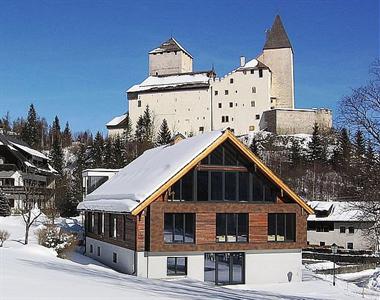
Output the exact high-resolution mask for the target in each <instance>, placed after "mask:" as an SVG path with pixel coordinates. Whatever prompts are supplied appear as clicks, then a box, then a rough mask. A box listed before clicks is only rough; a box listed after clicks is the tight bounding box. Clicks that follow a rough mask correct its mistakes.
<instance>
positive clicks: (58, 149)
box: [50, 116, 64, 176]
mask: <svg viewBox="0 0 380 300" xmlns="http://www.w3.org/2000/svg"><path fill="white" fill-rule="evenodd" d="M52 140H53V143H52V148H51V152H50V158H51V164H52V166H53V168H54V169H55V170H57V172H58V173H59V175H61V176H62V175H63V167H64V166H63V163H64V162H63V150H62V144H61V127H60V125H59V119H58V117H57V116H56V117H55V119H54V121H53V125H52Z"/></svg>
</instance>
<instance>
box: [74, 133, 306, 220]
mask: <svg viewBox="0 0 380 300" xmlns="http://www.w3.org/2000/svg"><path fill="white" fill-rule="evenodd" d="M226 140H229V141H230V142H231V143H232V144H233V145H235V146H236V148H237V149H238V150H239V151H240V152H241V153H242V155H244V156H246V157H247V159H249V160H250V161H251V162H252V163H254V164H255V165H256V166H257V167H258V168H259V169H260V170H261V172H262V173H263V174H264V175H265V176H267V177H268V178H269V179H270V180H272V181H273V182H274V183H275V184H276V185H277V186H279V187H280V188H281V189H282V190H283V191H284V193H286V194H287V195H288V196H289V197H290V198H291V199H293V200H294V201H295V202H296V203H298V204H299V205H301V206H302V207H303V208H304V209H305V210H306V212H308V213H313V210H312V209H311V208H310V207H309V206H308V205H307V204H306V203H305V202H304V201H303V200H302V199H301V198H300V197H299V196H298V195H296V194H295V193H294V192H293V191H292V190H291V189H290V188H289V187H288V186H287V185H286V184H285V183H284V182H282V180H281V179H279V178H278V177H277V176H276V175H275V174H274V173H273V172H272V171H271V170H270V169H269V168H268V167H266V166H265V165H264V164H263V163H262V162H261V161H260V160H259V159H258V158H257V157H256V156H255V155H254V154H253V153H252V152H251V151H250V150H249V149H248V148H247V147H246V146H245V145H244V144H243V143H242V142H240V141H239V140H238V139H237V138H236V137H235V136H234V135H233V134H232V133H231V132H230V131H229V130H226V131H224V132H223V131H212V132H208V133H204V134H200V135H197V136H195V137H191V138H188V139H185V140H183V141H181V142H179V143H177V144H174V145H166V146H161V147H158V148H154V149H150V150H148V151H145V152H144V154H143V155H141V156H140V157H138V158H137V159H135V160H134V161H133V162H131V163H130V164H129V165H128V166H126V167H125V168H124V169H122V170H121V171H120V172H119V173H118V174H116V175H115V176H114V177H112V178H111V179H110V180H109V181H107V182H106V183H104V184H103V185H102V186H100V187H99V188H98V189H96V190H95V191H94V192H93V193H91V194H89V195H87V197H86V198H85V200H84V201H83V202H81V203H79V205H78V209H79V210H99V211H109V212H130V213H131V214H133V215H137V214H139V213H140V212H141V211H142V210H144V209H145V208H146V207H147V206H148V205H149V204H150V203H152V202H153V201H154V200H156V199H157V198H158V197H159V196H160V195H162V194H163V193H164V192H165V191H166V190H167V189H168V188H169V187H171V186H172V185H173V184H174V183H175V182H176V181H177V180H178V179H180V178H181V177H182V176H184V175H185V174H186V173H187V172H188V171H190V170H191V169H192V168H193V167H195V166H196V165H197V164H198V163H199V162H200V161H201V160H202V159H204V158H205V157H206V156H207V155H209V154H210V153H211V152H212V151H213V150H214V149H216V148H217V147H218V146H220V145H221V144H222V143H223V142H225V141H226Z"/></svg>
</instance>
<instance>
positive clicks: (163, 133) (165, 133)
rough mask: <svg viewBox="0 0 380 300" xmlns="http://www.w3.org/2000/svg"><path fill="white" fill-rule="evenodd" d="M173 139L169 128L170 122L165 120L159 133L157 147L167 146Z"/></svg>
mask: <svg viewBox="0 0 380 300" xmlns="http://www.w3.org/2000/svg"><path fill="white" fill-rule="evenodd" d="M171 139H172V135H171V133H170V130H169V127H168V122H167V121H166V119H163V120H162V124H161V127H160V131H159V132H158V136H157V142H156V143H157V145H167V144H169V143H170V141H171Z"/></svg>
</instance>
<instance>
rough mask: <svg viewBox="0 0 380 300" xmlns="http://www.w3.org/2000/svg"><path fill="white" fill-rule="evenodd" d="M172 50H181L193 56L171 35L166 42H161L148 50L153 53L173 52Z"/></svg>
mask: <svg viewBox="0 0 380 300" xmlns="http://www.w3.org/2000/svg"><path fill="white" fill-rule="evenodd" d="M174 51H183V52H185V53H186V54H187V55H188V56H190V57H191V58H193V57H192V56H191V54H190V53H189V52H188V51H187V50H186V49H185V48H183V47H182V46H181V44H180V43H178V42H177V40H176V39H175V38H173V37H171V38H170V39H168V40H167V41H166V42H163V43H162V44H161V45H160V46H159V47H157V48H155V49H153V50H152V51H150V52H149V54H155V53H163V52H174Z"/></svg>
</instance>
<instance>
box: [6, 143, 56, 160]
mask: <svg viewBox="0 0 380 300" xmlns="http://www.w3.org/2000/svg"><path fill="white" fill-rule="evenodd" d="M9 142H10V143H11V144H12V145H14V146H15V147H16V148H19V149H21V150H23V151H25V152H27V153H29V154H30V155H33V156H37V157H39V158H42V159H47V160H49V158H48V157H46V156H45V155H44V154H42V153H41V152H39V151H37V150H34V149H32V148H29V147H27V146H23V145H20V144H17V143H14V142H11V141H9Z"/></svg>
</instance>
